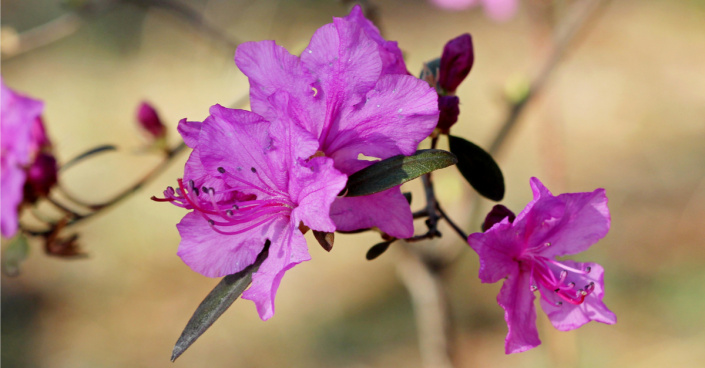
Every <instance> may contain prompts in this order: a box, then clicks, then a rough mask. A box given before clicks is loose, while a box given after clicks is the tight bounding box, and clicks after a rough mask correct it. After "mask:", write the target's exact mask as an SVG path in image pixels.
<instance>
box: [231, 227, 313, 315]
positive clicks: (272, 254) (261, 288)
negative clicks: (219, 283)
mask: <svg viewBox="0 0 705 368" xmlns="http://www.w3.org/2000/svg"><path fill="white" fill-rule="evenodd" d="M275 226H276V227H277V232H276V234H275V235H274V236H273V237H272V238H271V239H270V240H271V242H272V243H271V245H270V246H269V255H268V256H267V259H266V260H265V261H264V263H262V265H261V266H260V267H259V270H258V271H257V272H255V274H254V275H253V276H252V286H250V288H249V289H247V290H246V291H245V292H244V293H243V294H242V298H243V299H248V300H252V301H253V302H254V303H255V305H256V306H257V312H258V313H259V316H260V318H261V319H262V320H265V321H266V320H268V319H269V318H271V317H272V316H273V315H274V297H275V296H276V294H277V289H278V288H279V283H280V282H281V279H282V277H284V273H285V272H286V271H287V270H289V269H290V268H292V267H294V266H296V265H297V264H299V263H301V262H303V261H308V260H310V259H311V256H310V255H309V254H308V248H307V247H306V239H305V238H304V236H303V234H301V231H299V230H298V226H297V225H294V224H292V223H284V222H283V221H278V222H277V223H276V225H275Z"/></svg>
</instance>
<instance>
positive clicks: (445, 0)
mask: <svg viewBox="0 0 705 368" xmlns="http://www.w3.org/2000/svg"><path fill="white" fill-rule="evenodd" d="M432 1H433V3H434V4H436V5H437V6H438V7H440V8H443V9H447V10H456V11H457V10H465V9H468V8H470V7H473V6H478V5H480V4H482V6H483V7H484V8H485V14H487V16H488V17H490V18H492V19H494V20H496V21H506V20H509V19H510V18H511V17H513V16H514V14H515V13H516V10H517V5H518V4H517V0H432Z"/></svg>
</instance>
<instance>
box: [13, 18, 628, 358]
mask: <svg viewBox="0 0 705 368" xmlns="http://www.w3.org/2000/svg"><path fill="white" fill-rule="evenodd" d="M473 59H474V54H473V51H472V39H471V38H470V35H462V36H460V37H458V38H456V39H454V40H452V41H450V42H449V43H448V44H447V45H446V47H445V49H444V52H443V57H442V58H441V60H440V61H439V63H440V64H439V68H438V69H439V70H440V72H439V73H438V77H434V78H431V79H428V78H425V79H427V80H421V79H417V78H415V77H413V76H411V75H410V74H409V73H408V71H407V68H406V66H405V64H404V61H403V59H402V54H401V51H400V49H399V48H398V46H397V44H396V42H392V41H386V40H384V39H383V38H382V36H381V35H380V33H379V30H378V29H377V28H376V27H375V26H374V25H373V24H372V23H371V22H370V21H369V20H367V19H366V18H365V17H364V16H363V14H362V11H361V9H360V7H355V8H353V10H352V11H351V13H350V14H349V15H348V16H347V17H345V18H334V21H333V23H331V24H327V25H325V26H323V27H321V28H320V29H318V30H317V31H316V32H315V34H314V35H313V37H312V39H311V42H310V43H309V45H308V47H307V48H306V49H305V50H304V51H303V52H302V54H301V56H295V55H292V54H290V53H289V52H288V51H287V50H286V49H284V48H283V47H281V46H279V45H277V44H276V43H274V41H261V42H248V43H245V44H242V45H240V46H239V47H238V49H237V51H236V55H235V62H236V64H237V66H238V67H239V68H240V70H242V71H243V73H245V74H246V75H247V77H248V78H249V82H250V102H251V107H252V111H245V110H236V109H229V108H225V107H223V106H220V105H215V106H213V107H211V108H210V115H209V116H208V117H207V118H206V119H205V120H204V121H203V122H196V121H188V120H186V119H183V120H181V121H180V122H179V125H178V130H179V133H180V134H181V136H182V137H183V139H184V141H185V143H186V145H188V146H189V147H190V148H192V149H193V150H192V153H191V155H190V157H189V159H188V161H187V162H186V166H185V169H184V175H183V178H182V179H179V180H178V181H177V182H178V187H177V188H172V187H169V188H167V189H166V190H165V191H164V198H153V199H154V200H156V201H165V202H170V203H172V204H174V205H177V206H179V207H182V208H185V209H187V210H190V212H189V213H188V214H186V215H185V216H184V218H183V219H182V220H181V222H180V223H179V224H178V225H177V228H178V230H179V233H180V235H181V242H180V244H179V249H178V255H179V256H180V257H181V259H182V260H183V261H184V262H185V263H186V264H187V265H188V266H189V267H191V268H192V269H193V270H195V271H196V272H199V273H201V274H203V275H205V276H209V277H222V276H226V275H230V274H234V273H237V272H239V271H242V270H244V269H245V268H247V267H248V266H250V265H252V264H253V263H254V262H255V260H256V259H257V257H258V255H259V254H260V253H261V252H262V251H263V250H264V248H265V246H266V245H265V244H266V243H269V244H270V245H269V248H268V256H267V258H266V259H265V260H264V262H263V263H262V264H261V266H260V267H259V269H258V270H257V272H256V273H254V275H253V277H252V286H251V287H250V288H249V289H248V290H246V291H245V292H244V294H243V298H245V299H249V300H252V301H253V302H254V303H255V305H256V307H257V311H258V313H259V316H260V318H262V319H263V320H266V319H269V318H271V317H272V316H273V314H274V298H275V294H276V292H277V289H278V287H279V284H280V282H281V280H282V277H283V276H284V274H285V272H286V271H287V270H289V269H290V268H292V267H293V266H295V265H297V264H299V263H301V262H303V261H307V260H309V259H310V255H309V253H308V249H307V246H306V241H305V239H304V236H303V233H304V232H306V231H307V230H308V229H313V230H316V231H320V232H324V233H332V232H334V231H336V230H338V231H354V230H359V229H368V228H373V227H376V228H378V229H380V231H382V232H383V233H386V234H388V235H390V236H393V237H396V238H409V237H411V236H412V235H413V232H414V229H413V216H412V213H411V209H410V207H409V204H408V202H407V200H406V198H405V197H404V196H403V195H402V193H401V191H400V188H399V187H395V188H392V189H388V190H386V191H383V192H380V193H376V194H373V195H369V196H362V197H345V195H344V192H343V193H341V191H343V189H344V188H345V185H346V181H347V177H348V176H349V175H351V174H353V173H355V172H357V171H359V170H361V169H363V168H365V167H367V166H369V165H371V164H373V163H374V162H373V161H369V160H365V159H361V158H359V156H360V155H364V156H368V157H375V158H379V159H386V158H389V157H392V156H396V155H399V154H403V155H411V154H413V153H414V152H415V151H416V149H417V147H418V145H419V143H420V142H421V141H422V140H424V139H425V138H426V137H428V136H429V135H431V134H435V133H434V129H436V128H438V129H439V130H438V131H436V133H438V132H440V133H444V134H448V130H449V129H450V126H451V125H453V123H455V121H456V120H457V116H458V112H459V110H458V99H457V97H456V96H454V92H455V89H456V88H457V87H458V85H459V84H460V82H461V81H462V80H463V79H464V78H465V76H466V75H467V74H468V72H469V71H470V68H471V67H472V63H473ZM42 107H43V105H42V103H41V102H40V101H37V100H34V99H31V98H28V97H25V96H22V95H20V94H17V93H15V92H13V91H11V90H10V89H8V88H7V87H5V85H4V84H2V213H1V216H2V235H3V236H5V237H10V236H13V235H14V234H15V233H16V231H17V228H18V219H17V218H18V208H19V207H20V205H21V204H22V203H23V201H24V202H30V203H31V202H33V201H36V200H37V198H40V197H41V196H43V195H46V193H47V192H48V190H49V188H51V186H52V185H54V184H55V183H56V160H55V159H54V156H53V155H52V153H51V144H50V142H49V140H48V138H47V136H46V134H45V130H44V127H43V124H42V120H41V117H40V114H41V111H42ZM138 115H139V117H140V118H139V120H140V121H141V122H142V124H143V125H145V128H146V129H147V130H149V131H150V132H151V134H152V135H153V136H155V137H158V138H160V137H161V138H163V137H164V134H165V130H164V127H163V125H161V122H160V121H159V119H158V116H157V115H156V112H155V111H154V110H153V109H151V107H149V106H144V105H143V106H142V107H141V108H140V110H139V114H138ZM150 127H151V129H150ZM531 187H532V189H533V192H534V199H533V200H532V201H531V202H530V203H529V204H528V205H527V206H526V208H525V209H524V210H523V211H522V212H521V213H519V215H517V216H515V215H514V214H513V213H512V212H511V211H509V210H508V209H506V208H504V207H502V206H496V207H495V208H494V209H493V210H492V212H491V213H490V214H489V215H488V217H487V220H486V221H485V224H484V225H483V232H480V233H475V234H471V235H470V237H469V238H468V242H469V245H470V247H471V248H472V249H473V250H475V251H476V252H477V253H478V255H479V258H480V263H481V267H480V279H481V280H482V282H497V281H499V280H501V279H505V281H504V286H503V287H502V289H501V291H500V294H499V296H498V298H497V301H498V302H499V304H500V305H501V306H502V307H503V308H504V310H505V319H506V321H507V324H508V326H509V333H508V335H507V339H506V344H505V348H506V352H507V353H516V352H521V351H525V350H528V349H530V348H533V347H535V346H537V345H539V344H540V340H539V338H538V332H537V330H536V326H535V319H536V312H535V309H534V292H535V291H539V293H540V295H541V306H542V308H543V310H544V311H545V312H546V314H547V315H548V317H549V319H550V320H551V322H552V323H553V325H554V326H555V327H556V328H557V329H559V330H571V329H575V328H578V327H580V326H581V325H583V324H585V323H587V322H589V321H591V320H592V321H598V322H603V323H608V324H612V323H615V322H616V318H615V316H614V314H613V313H612V312H611V311H609V310H608V309H607V307H606V306H605V305H604V304H603V302H602V297H603V269H602V267H600V266H599V265H598V264H595V263H578V262H573V261H567V260H564V261H558V260H556V259H555V258H556V257H559V256H564V255H568V254H575V253H578V252H581V251H584V250H586V249H587V248H588V247H590V246H591V245H592V244H594V243H595V242H597V241H598V240H599V239H601V238H602V237H604V236H605V235H606V234H607V232H608V230H609V227H610V214H609V210H608V208H607V197H606V196H605V192H604V190H603V189H598V190H596V191H594V192H591V193H569V194H562V195H559V196H553V195H552V194H551V193H550V192H549V191H548V190H547V189H546V188H545V187H544V186H543V184H542V183H541V182H540V181H539V180H538V179H536V178H533V179H532V180H531Z"/></svg>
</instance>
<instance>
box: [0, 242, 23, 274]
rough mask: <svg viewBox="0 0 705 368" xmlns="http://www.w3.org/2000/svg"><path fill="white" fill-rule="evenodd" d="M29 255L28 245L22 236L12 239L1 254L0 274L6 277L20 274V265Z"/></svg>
mask: <svg viewBox="0 0 705 368" xmlns="http://www.w3.org/2000/svg"><path fill="white" fill-rule="evenodd" d="M28 255H29V244H27V237H25V236H24V234H19V235H17V236H16V237H14V238H13V239H12V240H11V241H10V244H8V245H7V247H6V248H5V251H3V253H2V272H3V273H4V274H5V275H7V276H17V275H19V274H20V264H21V263H22V262H24V260H25V259H27V256H28Z"/></svg>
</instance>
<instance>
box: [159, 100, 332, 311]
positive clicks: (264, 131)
mask: <svg viewBox="0 0 705 368" xmlns="http://www.w3.org/2000/svg"><path fill="white" fill-rule="evenodd" d="M274 99H276V101H273V104H274V105H275V106H277V107H279V108H281V110H282V111H286V110H287V108H286V105H288V97H287V96H286V95H284V94H282V95H278V96H273V100H274ZM210 114H211V115H210V116H209V117H208V118H207V119H206V120H205V121H204V122H203V123H199V122H188V121H186V120H185V119H184V120H182V121H181V122H180V123H179V132H180V133H181V134H182V136H183V138H184V141H185V142H186V144H187V145H189V146H190V147H191V148H193V152H192V154H191V156H190V157H189V160H188V162H187V163H186V167H185V170H184V179H183V180H181V179H180V180H179V188H178V189H173V188H167V190H166V191H164V195H165V197H166V198H165V199H158V200H160V201H170V202H172V203H174V204H175V205H177V206H180V207H183V208H186V209H189V210H192V211H191V212H190V213H188V214H187V215H186V216H184V218H183V219H182V220H181V222H180V223H179V224H178V225H177V228H178V229H179V233H180V234H181V243H180V244H179V250H178V255H179V257H181V259H182V260H183V261H184V262H185V263H186V264H187V265H188V266H189V267H191V268H192V269H193V270H194V271H196V272H199V273H201V274H203V275H205V276H208V277H221V276H225V275H229V274H233V273H236V272H239V271H241V270H243V269H244V268H245V267H247V266H249V265H251V264H252V263H254V261H255V259H256V257H257V255H258V254H259V253H260V252H261V251H262V249H263V247H264V244H265V242H266V241H267V240H269V241H270V242H271V245H270V248H269V256H268V257H267V259H266V260H265V261H264V263H263V264H262V265H261V266H260V268H259V270H258V271H257V272H256V273H255V274H254V275H253V278H252V286H251V287H250V288H249V289H248V290H247V291H245V293H244V294H243V298H245V299H250V300H252V301H254V302H255V304H256V306H257V311H258V312H259V315H260V318H262V319H263V320H266V319H269V318H270V317H272V315H273V314H274V297H275V295H276V291H277V288H278V287H279V283H280V281H281V279H282V277H283V276H284V273H285V272H286V271H287V270H288V269H290V268H291V267H293V266H295V265H296V264H298V263H300V262H303V261H307V260H309V259H310V256H309V254H308V250H307V247H306V240H305V239H304V237H303V234H302V233H301V230H299V226H300V225H301V224H302V223H303V224H305V225H306V226H308V227H309V228H311V229H314V230H319V231H324V232H333V231H335V224H334V223H333V221H332V220H331V219H330V216H329V211H330V206H331V203H332V202H333V200H334V199H335V197H336V196H337V195H338V193H339V192H340V191H341V190H342V189H343V187H344V186H345V181H346V177H345V175H343V174H341V173H340V172H338V171H337V170H335V169H334V168H333V160H331V159H329V158H325V157H315V158H310V157H311V156H313V155H314V153H315V152H316V148H317V146H318V143H317V141H316V139H315V137H313V136H312V135H311V134H310V133H308V132H306V131H304V130H302V129H300V128H298V127H297V126H296V125H295V124H293V121H292V120H291V119H290V118H289V117H288V116H287V115H286V114H282V115H280V116H275V117H273V118H274V120H273V121H272V122H271V123H270V122H268V121H267V120H265V119H264V118H262V117H261V116H259V115H257V114H255V113H252V112H249V111H244V110H232V109H227V108H225V107H222V106H220V105H215V106H213V107H211V109H210Z"/></svg>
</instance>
